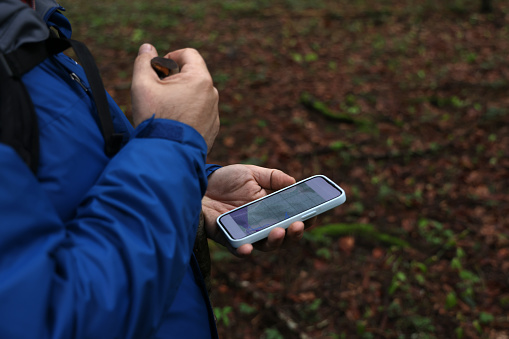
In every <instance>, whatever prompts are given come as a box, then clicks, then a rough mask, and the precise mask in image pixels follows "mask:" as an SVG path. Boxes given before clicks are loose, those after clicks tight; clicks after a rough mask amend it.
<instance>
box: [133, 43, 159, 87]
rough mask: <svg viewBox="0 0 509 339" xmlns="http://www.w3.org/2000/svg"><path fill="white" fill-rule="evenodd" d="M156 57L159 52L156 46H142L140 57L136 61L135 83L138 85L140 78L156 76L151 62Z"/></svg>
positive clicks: (139, 52)
mask: <svg viewBox="0 0 509 339" xmlns="http://www.w3.org/2000/svg"><path fill="white" fill-rule="evenodd" d="M156 56H157V50H156V49H155V47H154V46H152V45H150V44H143V45H141V47H140V49H139V51H138V56H137V57H136V60H135V61H134V70H133V83H136V82H137V80H138V79H139V78H141V77H145V76H146V75H147V74H153V75H155V74H156V73H155V71H154V70H153V69H152V66H151V65H150V60H152V58H154V57H156Z"/></svg>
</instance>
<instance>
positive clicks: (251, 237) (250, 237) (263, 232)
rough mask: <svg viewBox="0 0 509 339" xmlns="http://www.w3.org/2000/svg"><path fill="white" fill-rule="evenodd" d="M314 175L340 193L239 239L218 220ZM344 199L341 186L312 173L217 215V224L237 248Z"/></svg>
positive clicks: (327, 208) (340, 202)
mask: <svg viewBox="0 0 509 339" xmlns="http://www.w3.org/2000/svg"><path fill="white" fill-rule="evenodd" d="M315 177H321V178H323V179H325V180H326V181H327V182H328V183H329V184H331V185H332V186H334V187H335V188H337V189H338V190H339V191H341V193H342V194H341V195H340V196H339V197H337V198H334V199H332V200H329V201H326V202H324V203H322V204H320V205H318V206H315V207H313V208H311V209H308V210H306V211H304V212H301V213H299V214H297V215H295V216H293V217H291V218H288V219H285V220H283V221H281V222H279V223H276V224H274V225H272V226H269V227H267V228H265V229H262V230H260V231H258V232H255V233H253V234H250V235H248V236H246V237H244V238H241V239H234V238H232V237H231V236H230V234H229V232H228V231H227V230H226V228H225V226H224V225H223V224H222V223H221V221H220V219H221V218H222V217H223V216H225V215H227V214H230V213H232V212H234V211H236V210H238V209H241V208H243V207H245V206H248V205H251V204H253V203H255V202H257V201H260V200H263V199H267V198H268V197H270V196H272V195H276V194H278V193H279V192H281V191H283V190H286V189H289V188H291V187H293V186H296V185H298V184H300V183H302V182H303V181H307V180H310V179H312V178H315ZM345 201H346V195H345V191H344V190H343V189H342V188H341V187H339V186H338V185H337V184H336V183H334V182H333V181H332V180H330V179H329V178H327V177H326V176H324V175H314V176H312V177H309V178H306V179H304V180H301V181H299V182H297V183H295V184H293V185H291V186H288V187H285V188H283V189H281V190H279V191H276V192H273V193H271V194H269V195H266V196H264V197H262V198H260V199H257V200H253V201H251V202H249V203H247V204H245V205H242V206H240V207H237V208H235V209H233V210H231V211H228V212H226V213H223V214H221V215H220V216H219V217H217V224H218V225H219V227H220V228H221V230H222V231H223V233H224V234H225V235H226V238H227V239H228V242H229V243H230V244H231V245H232V246H233V247H234V248H238V247H240V246H241V245H244V244H252V243H255V242H257V241H259V240H262V239H264V238H266V237H267V236H268V235H269V233H270V231H271V230H272V229H274V228H275V227H282V228H284V229H286V228H288V227H289V226H290V225H291V224H292V223H294V222H296V221H305V220H307V219H309V218H312V217H314V216H316V215H318V214H321V213H323V212H325V211H328V210H330V209H332V208H334V207H337V206H339V205H341V204H343V203H344V202H345Z"/></svg>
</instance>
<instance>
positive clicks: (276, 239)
mask: <svg viewBox="0 0 509 339" xmlns="http://www.w3.org/2000/svg"><path fill="white" fill-rule="evenodd" d="M285 234H286V233H285V230H284V229H283V228H281V227H276V228H274V229H273V230H272V231H270V233H269V236H268V237H267V239H264V240H261V241H258V242H257V243H256V244H255V248H256V249H258V250H260V251H262V252H269V251H273V250H275V249H278V248H280V247H281V245H282V244H283V241H284V240H285Z"/></svg>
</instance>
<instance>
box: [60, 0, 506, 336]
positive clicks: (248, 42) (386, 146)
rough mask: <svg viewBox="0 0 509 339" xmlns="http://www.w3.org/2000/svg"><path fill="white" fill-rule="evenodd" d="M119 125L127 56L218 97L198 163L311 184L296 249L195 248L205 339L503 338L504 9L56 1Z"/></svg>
mask: <svg viewBox="0 0 509 339" xmlns="http://www.w3.org/2000/svg"><path fill="white" fill-rule="evenodd" d="M64 6H67V9H68V12H67V14H68V16H69V17H70V19H71V21H72V22H73V25H74V31H75V36H76V38H78V39H81V40H84V41H85V42H87V44H88V46H89V48H90V49H91V50H92V52H93V54H94V55H95V56H96V58H97V61H98V64H99V65H100V70H101V73H102V75H103V78H104V80H105V84H106V87H107V89H108V90H109V92H110V94H111V95H112V96H113V97H114V98H115V99H116V100H117V102H118V103H119V104H120V106H121V107H122V109H123V110H124V111H125V113H126V114H127V115H128V116H129V114H130V110H131V106H130V99H129V87H130V81H131V75H132V63H133V60H134V58H135V56H136V53H137V49H138V47H139V45H140V44H141V43H142V42H151V43H152V44H154V45H155V46H156V47H157V48H158V50H159V52H160V54H161V55H163V54H165V53H166V52H168V51H170V50H174V49H179V48H183V47H194V48H196V49H198V50H199V51H200V52H201V53H202V55H203V57H204V59H205V60H206V62H207V64H208V67H209V70H210V72H211V74H212V76H213V78H214V82H215V86H216V87H217V88H218V90H219V93H220V115H221V123H222V127H221V130H220V134H219V136H218V138H217V140H216V144H215V146H214V148H213V150H212V152H211V153H210V155H209V162H210V163H217V164H220V165H227V164H233V163H249V164H256V165H261V166H265V167H274V168H279V169H281V170H283V171H285V172H287V173H289V174H291V175H292V176H294V177H295V178H296V179H303V178H305V177H307V176H310V175H314V174H319V173H321V174H325V175H327V176H328V177H329V178H331V179H333V180H334V181H336V182H337V183H338V184H339V185H340V186H342V187H343V188H344V189H345V191H346V195H347V201H346V203H345V204H344V205H342V206H340V207H338V208H336V209H334V210H333V211H330V212H328V213H326V214H324V215H322V216H320V217H319V218H318V221H317V225H316V226H315V227H314V228H313V229H312V230H310V231H308V232H307V233H306V235H305V238H304V239H303V240H302V241H301V243H300V244H299V245H297V246H294V247H292V248H289V249H285V250H281V251H278V252H275V253H260V252H257V253H255V254H254V255H253V256H252V257H251V258H248V259H237V258H235V257H233V256H232V255H230V254H229V253H228V252H226V251H225V250H224V249H222V248H220V247H218V246H215V245H213V244H211V251H212V259H213V277H212V278H213V293H212V296H211V297H212V302H213V306H214V309H215V314H216V317H217V323H218V328H219V332H220V335H221V338H272V339H273V338H509V316H508V314H509V192H508V191H509V95H508V93H509V3H507V2H502V1H495V2H494V10H493V12H492V13H488V14H482V13H480V12H479V6H480V1H469V0H463V1H462V0H455V1H445V2H444V1H438V0H436V1H433V0H428V1H412V0H394V1H368V0H354V1H341V2H340V1H332V0H316V1H304V0H273V1H269V0H252V1H247V0H242V1H219V0H212V1H207V2H205V1H166V0H154V1H141V0H139V1H138V0H127V1H122V2H115V1H113V0H106V1H91V0H86V1H85V0H82V1H72V2H71V1H69V4H65V3H64Z"/></svg>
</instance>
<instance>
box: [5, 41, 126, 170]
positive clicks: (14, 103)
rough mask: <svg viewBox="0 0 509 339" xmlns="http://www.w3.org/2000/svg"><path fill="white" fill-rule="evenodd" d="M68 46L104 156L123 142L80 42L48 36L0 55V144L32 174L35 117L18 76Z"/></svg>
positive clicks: (89, 56)
mask: <svg viewBox="0 0 509 339" xmlns="http://www.w3.org/2000/svg"><path fill="white" fill-rule="evenodd" d="M69 47H72V48H73V49H74V51H75V53H76V55H77V56H78V59H79V60H80V62H81V64H82V67H83V69H84V71H85V74H86V76H87V79H88V81H89V84H90V87H91V92H92V98H93V99H94V101H95V104H96V107H97V111H98V115H99V121H100V129H101V133H102V135H103V137H104V141H105V153H106V154H107V155H108V156H113V155H114V154H115V153H117V152H118V150H119V149H120V145H121V142H122V140H123V135H122V134H119V133H116V132H115V129H114V126H113V121H112V117H111V114H110V111H109V105H108V99H107V97H106V91H105V89H104V85H103V82H102V80H101V76H100V74H99V69H98V68H97V65H96V63H95V61H94V58H93V57H92V54H91V53H90V51H89V50H88V48H87V47H86V46H85V45H84V44H83V43H81V42H79V41H76V40H70V39H60V38H56V37H50V38H48V39H47V40H45V41H41V42H36V43H27V44H23V45H22V46H20V47H19V48H18V49H16V50H15V51H12V52H10V53H8V54H0V81H1V82H2V84H1V87H0V88H1V94H0V95H1V97H0V98H1V106H0V109H1V111H0V115H1V117H0V141H1V142H3V143H6V144H8V145H11V146H12V147H13V148H14V149H15V150H16V151H17V152H18V154H20V156H21V157H22V158H23V160H24V161H25V162H26V163H27V164H28V166H29V167H30V168H31V169H32V171H33V172H34V173H35V172H36V170H37V166H38V158H39V142H38V139H39V135H38V129H37V117H36V115H35V110H34V108H33V104H32V102H31V100H30V96H29V95H28V93H27V91H26V88H25V86H24V84H23V83H22V82H21V77H22V76H23V74H25V73H27V72H28V71H30V70H31V69H32V68H34V67H35V66H37V65H38V64H40V63H41V62H42V61H44V60H45V59H46V58H48V57H49V56H51V55H54V54H57V53H60V52H63V51H64V50H66V49H68V48H69Z"/></svg>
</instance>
